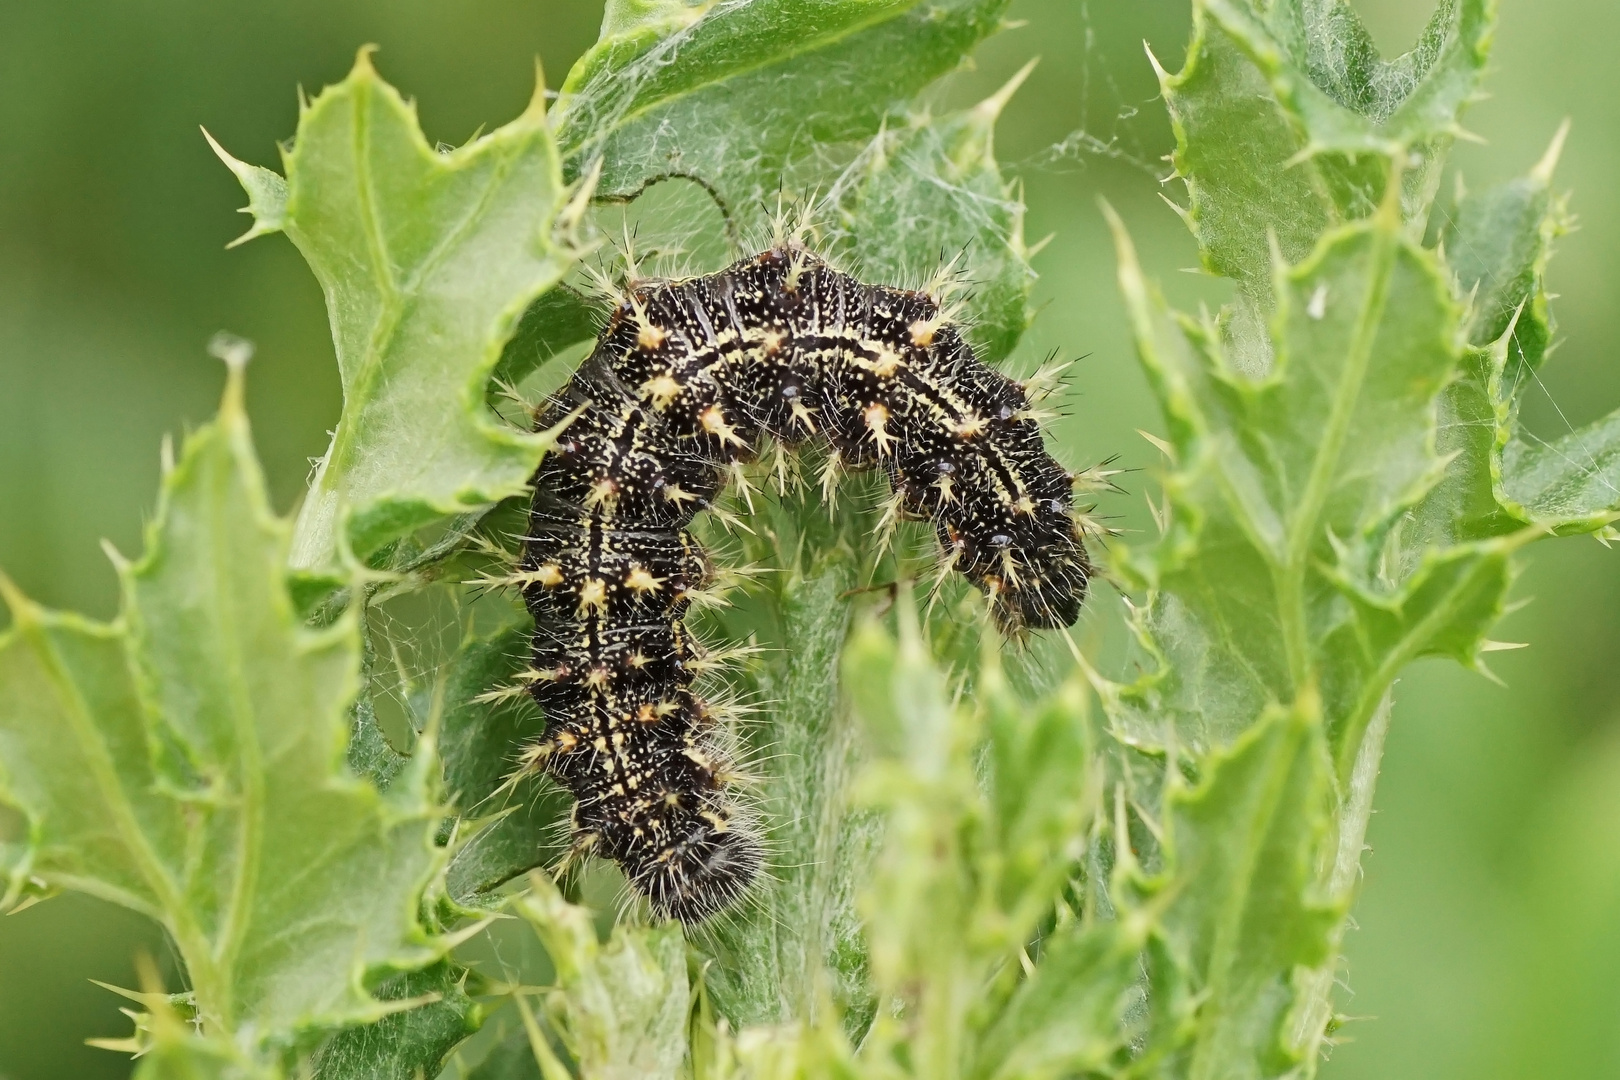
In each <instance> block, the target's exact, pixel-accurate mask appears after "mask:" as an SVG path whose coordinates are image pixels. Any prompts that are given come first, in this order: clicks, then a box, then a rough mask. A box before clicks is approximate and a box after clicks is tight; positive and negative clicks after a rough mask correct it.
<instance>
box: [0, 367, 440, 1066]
mask: <svg viewBox="0 0 1620 1080" xmlns="http://www.w3.org/2000/svg"><path fill="white" fill-rule="evenodd" d="M287 543H288V530H287V528H286V526H285V524H284V523H282V522H280V521H278V520H277V519H275V518H274V517H272V516H271V514H270V511H269V508H268V506H267V503H266V499H265V494H264V489H263V481H262V479H261V477H260V475H259V471H258V465H257V463H256V462H255V460H254V457H253V449H252V445H251V443H250V442H249V437H248V429H247V418H246V415H245V413H244V412H243V405H242V378H241V370H240V367H233V368H232V373H231V377H230V383H229V385H228V387H227V389H226V394H225V401H224V403H223V405H222V406H221V408H220V414H219V417H218V418H217V419H216V420H215V421H214V422H213V423H212V424H210V425H208V426H207V427H204V428H202V429H201V430H199V431H198V432H197V433H196V434H194V435H193V436H191V438H189V439H188V440H187V441H186V445H185V448H184V450H183V452H182V454H181V457H180V460H179V462H178V463H176V464H175V465H174V466H173V468H172V469H171V471H170V472H169V474H168V476H167V477H166V478H165V480H164V484H163V499H162V503H161V505H160V507H159V510H158V514H157V517H156V519H155V521H154V522H153V525H152V527H151V531H150V534H149V537H148V542H147V548H148V550H147V553H146V556H145V557H144V558H143V559H142V560H141V561H140V562H138V563H135V564H133V565H131V564H127V563H123V562H121V561H120V562H119V573H120V576H121V578H122V579H123V583H124V595H125V603H124V614H123V617H122V618H121V619H120V620H119V622H117V623H115V624H112V625H110V626H105V625H98V624H94V623H90V622H87V621H85V620H82V619H78V618H75V617H73V616H70V615H59V614H56V613H54V612H49V611H45V610H42V609H40V608H38V607H36V606H35V605H33V604H32V603H31V602H29V601H28V600H26V599H24V598H23V597H22V596H20V595H18V594H17V593H16V592H15V590H12V589H11V588H10V587H9V586H7V587H6V599H7V602H8V604H9V605H10V607H11V610H12V618H13V626H12V628H11V630H10V631H9V632H8V633H7V634H6V635H5V637H4V638H3V639H0V671H3V675H0V681H3V684H4V686H5V693H4V694H0V766H3V773H0V776H3V787H0V794H3V796H4V798H5V799H6V801H7V802H10V803H12V804H13V805H15V806H16V807H17V808H18V809H20V810H21V811H22V812H23V814H24V815H26V817H27V819H28V827H29V843H28V846H27V847H26V849H25V850H23V851H22V852H21V853H20V857H19V858H17V859H16V860H15V861H14V862H13V863H12V864H11V865H9V866H7V867H6V870H7V873H8V881H9V891H8V893H7V900H8V903H9V902H15V901H16V899H17V898H18V897H19V896H20V895H23V894H25V893H31V892H36V891H39V890H55V889H61V888H71V889H79V890H83V891H85V892H89V893H92V894H93V895H97V896H102V897H105V898H107V899H110V900H114V901H116V902H119V903H122V904H125V905H127V906H129V907H132V908H134V909H136V910H137V911H142V912H144V913H146V914H148V915H150V916H151V917H153V918H154V919H157V920H158V921H160V922H161V923H162V924H163V925H164V926H165V927H166V928H167V929H168V931H169V933H170V935H171V936H172V938H173V940H174V942H175V944H176V946H177V947H178V948H179V951H180V955H181V957H182V958H183V959H184V960H185V963H186V971H187V976H188V978H189V981H190V984H191V988H192V992H193V994H194V995H195V1009H196V1012H197V1015H198V1017H199V1018H200V1019H201V1021H202V1023H203V1024H204V1025H205V1026H206V1027H208V1028H209V1029H210V1030H218V1031H221V1032H227V1033H236V1032H239V1033H241V1034H242V1037H243V1038H244V1039H246V1040H248V1041H249V1042H250V1043H251V1042H257V1041H262V1040H286V1039H288V1038H289V1037H291V1036H293V1035H295V1034H296V1033H298V1032H299V1031H300V1030H302V1029H307V1028H311V1027H327V1026H333V1025H338V1024H346V1023H355V1022H357V1021H365V1020H372V1019H376V1018H378V1017H379V1016H381V1015H382V1014H384V1013H385V1012H387V1011H388V1006H386V1005H385V1004H384V1003H382V1002H380V1001H378V1000H377V999H375V998H373V997H372V996H371V995H370V994H368V993H367V992H366V991H365V989H364V986H363V979H364V978H365V976H366V974H367V972H368V970H369V969H371V968H373V967H376V966H378V965H383V964H396V965H406V966H414V965H420V964H424V963H426V962H428V961H430V960H431V959H433V957H434V955H435V953H436V952H437V951H438V950H437V949H436V948H435V947H434V946H433V945H432V942H431V941H430V940H429V939H428V938H427V937H426V935H425V934H424V933H423V930H422V927H421V926H420V925H419V922H418V919H417V916H416V904H417V902H416V898H417V897H418V896H420V894H421V890H422V888H423V887H424V886H425V885H426V884H427V882H428V880H429V879H430V878H431V876H432V875H433V874H434V873H435V872H436V870H437V869H438V868H439V866H440V864H441V863H442V858H441V857H440V856H439V855H438V854H437V853H436V852H435V850H434V848H433V847H432V845H431V844H430V843H429V836H430V830H431V828H432V826H433V823H434V821H435V819H436V817H437V815H436V812H435V810H434V806H433V798H432V792H433V790H434V788H435V787H436V783H437V780H436V777H435V776H434V773H435V772H436V771H437V765H436V762H435V759H434V755H433V753H432V745H431V742H424V743H423V745H422V747H421V752H419V753H418V754H417V755H416V757H415V759H414V760H413V761H412V762H411V763H410V765H409V767H408V768H407V769H405V770H404V771H403V772H402V773H401V774H400V776H399V777H398V778H397V779H396V781H395V783H394V784H393V786H392V787H391V788H390V789H389V792H388V794H387V795H386V796H385V795H382V794H380V793H379V792H378V791H377V790H376V789H375V788H374V787H373V786H371V785H370V784H367V783H364V782H362V781H359V780H357V779H355V778H354V777H353V776H351V775H349V774H348V773H347V771H346V770H345V769H344V768H343V766H342V757H343V743H344V737H345V734H346V729H347V724H346V723H345V715H344V714H345V710H346V709H347V708H348V706H349V703H350V702H351V701H352V700H353V698H354V695H355V692H356V689H357V686H358V668H359V637H358V632H359V628H358V623H357V620H356V619H355V617H354V616H353V615H352V614H351V615H345V616H343V617H341V618H339V619H338V620H337V621H336V622H335V623H333V624H332V625H331V626H328V627H326V628H324V629H320V630H311V629H306V628H305V627H303V626H301V625H300V624H299V621H298V619H297V617H296V616H295V614H294V611H293V607H292V603H291V601H290V598H289V596H288V593H287V586H286V577H287V571H286V570H285V566H286V556H287Z"/></svg>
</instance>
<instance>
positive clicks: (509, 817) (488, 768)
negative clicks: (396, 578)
mask: <svg viewBox="0 0 1620 1080" xmlns="http://www.w3.org/2000/svg"><path fill="white" fill-rule="evenodd" d="M511 616H512V617H511V618H510V620H509V621H507V622H506V624H505V625H503V626H501V627H499V628H497V629H496V630H494V631H492V632H490V633H488V634H485V635H482V636H478V637H470V638H468V639H467V640H465V641H463V642H462V644H461V647H460V648H459V649H458V650H457V652H456V655H455V657H454V658H452V660H451V662H450V666H449V669H448V671H447V672H446V674H445V677H444V686H443V690H442V696H443V700H444V701H445V702H446V705H445V711H444V720H443V729H442V734H441V735H440V737H439V746H440V754H441V757H442V758H443V760H444V782H445V787H446V789H447V794H448V795H449V797H450V800H451V802H452V804H453V805H454V807H455V809H456V812H457V813H458V814H459V815H460V817H461V819H462V821H461V826H460V828H461V829H462V830H464V831H465V835H464V836H462V837H461V838H460V843H459V845H458V847H457V850H456V852H455V854H454V855H453V856H452V857H451V860H450V866H449V869H448V872H447V874H448V876H447V885H448V888H449V891H450V896H451V898H452V899H454V900H455V901H456V902H457V903H461V904H472V905H479V904H487V903H489V902H490V900H491V899H493V898H494V890H495V889H497V888H499V887H500V886H501V885H503V884H505V883H506V882H508V881H510V880H512V879H513V878H515V877H518V876H519V875H521V874H524V873H527V872H528V871H529V870H532V869H534V868H535V867H538V866H544V865H547V864H548V863H551V862H553V861H555V860H556V859H557V858H558V857H559V856H560V855H561V854H562V849H563V846H564V844H565V842H566V839H567V813H568V798H567V796H566V794H565V793H564V792H562V791H561V790H560V789H559V788H557V787H556V785H554V784H552V783H551V782H550V781H547V780H544V779H542V778H541V777H539V776H537V775H530V776H527V777H521V778H514V777H513V775H512V774H513V772H514V770H515V769H516V768H517V756H518V754H519V752H520V751H521V749H522V747H523V744H524V743H525V742H526V741H530V740H533V739H536V738H538V737H539V734H540V731H541V729H542V727H543V726H544V725H543V723H542V722H541V719H540V717H539V715H538V710H536V709H535V707H534V704H533V702H532V701H531V700H530V699H529V698H528V697H527V696H522V697H516V698H502V699H497V700H493V701H491V700H488V699H486V698H485V697H484V695H486V694H488V693H489V692H491V691H497V692H498V691H499V690H501V689H502V688H507V687H511V686H512V685H513V682H514V680H515V678H516V676H517V674H518V673H519V672H520V671H523V670H524V669H525V668H527V667H528V657H529V647H530V646H529V639H530V637H531V636H532V635H533V633H534V623H533V622H532V621H531V620H530V619H528V618H527V617H526V616H524V615H522V614H521V613H519V612H516V611H513V612H512V613H511Z"/></svg>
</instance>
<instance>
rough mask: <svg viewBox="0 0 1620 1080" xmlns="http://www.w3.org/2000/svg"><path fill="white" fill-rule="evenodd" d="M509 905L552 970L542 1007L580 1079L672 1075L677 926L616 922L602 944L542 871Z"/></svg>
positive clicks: (680, 973)
mask: <svg viewBox="0 0 1620 1080" xmlns="http://www.w3.org/2000/svg"><path fill="white" fill-rule="evenodd" d="M529 880H530V883H531V886H532V888H531V890H530V892H529V893H528V894H527V895H526V896H524V897H522V898H520V899H519V900H518V901H517V902H516V903H515V905H514V906H515V909H516V911H517V912H518V913H519V914H520V915H522V916H523V917H524V918H526V919H528V920H529V923H530V925H531V926H533V927H534V929H535V932H536V933H537V934H538V935H539V936H540V940H541V941H542V942H543V943H544V944H545V947H546V952H547V953H548V954H549V955H550V956H551V962H552V965H553V966H554V967H555V968H556V971H557V990H556V991H554V992H553V993H552V994H551V995H550V996H549V997H548V999H547V1010H548V1015H549V1016H550V1018H551V1020H552V1023H553V1025H554V1026H555V1028H556V1030H557V1031H558V1032H559V1033H560V1034H561V1035H562V1037H563V1041H564V1043H565V1044H566V1045H567V1046H568V1051H569V1053H570V1054H571V1055H572V1056H573V1058H574V1060H575V1061H577V1062H578V1063H579V1072H580V1075H581V1077H583V1078H585V1080H598V1078H600V1080H617V1078H620V1077H622V1078H624V1080H630V1078H631V1077H646V1078H648V1080H657V1078H659V1077H666V1078H670V1080H673V1078H674V1077H675V1075H676V1072H677V1070H679V1069H680V1067H681V1063H682V1061H683V1060H684V1059H685V1057H686V1024H687V1012H688V1009H689V1008H690V996H689V991H688V988H687V976H686V946H685V942H684V940H683V938H682V937H681V929H680V925H679V924H677V923H666V924H664V925H663V926H660V927H653V928H645V927H632V926H627V925H625V924H622V923H621V924H619V925H618V926H615V927H614V929H613V936H612V938H611V939H609V941H608V943H607V944H606V945H603V944H601V943H599V942H598V941H597V938H596V927H595V926H594V925H593V923H592V920H591V916H590V913H589V912H587V911H586V910H585V909H584V908H582V907H578V906H576V905H574V904H570V903H568V902H567V901H566V900H564V899H563V898H562V894H561V893H559V892H558V891H557V887H556V886H555V885H554V884H552V882H551V879H550V878H548V877H546V876H545V875H543V874H534V875H531V876H530V879H529Z"/></svg>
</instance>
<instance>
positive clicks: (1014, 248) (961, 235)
mask: <svg viewBox="0 0 1620 1080" xmlns="http://www.w3.org/2000/svg"><path fill="white" fill-rule="evenodd" d="M1031 67H1033V65H1029V66H1026V67H1025V68H1024V69H1023V70H1022V71H1020V72H1019V73H1018V75H1016V76H1015V77H1014V78H1013V79H1012V81H1011V82H1009V83H1008V84H1007V85H1006V86H1005V87H1004V88H1003V89H1002V90H1000V91H999V92H998V93H996V94H995V95H994V96H992V97H990V98H987V99H986V100H985V101H983V102H981V103H980V104H979V105H977V106H976V107H974V108H972V109H966V110H963V111H962V112H957V113H951V114H948V115H946V116H942V117H939V118H937V119H928V118H926V117H913V118H911V122H910V123H905V124H902V125H900V126H897V127H895V128H893V129H887V128H886V129H885V130H883V131H881V132H879V133H878V134H877V135H876V136H875V137H874V138H873V139H872V140H871V141H870V142H869V143H868V144H867V145H866V147H865V148H864V149H863V150H862V151H861V153H860V156H859V157H858V158H857V159H856V161H855V163H854V164H853V165H852V166H851V167H850V168H849V169H848V170H846V172H845V173H844V175H843V176H842V177H840V178H839V180H838V182H837V184H836V185H835V186H834V187H833V188H832V190H830V191H829V192H828V195H827V202H828V203H829V204H831V205H832V206H834V207H836V210H837V213H838V215H839V219H840V220H839V222H838V231H839V234H840V235H841V236H844V237H847V238H848V243H847V244H846V245H843V247H844V249H845V253H846V254H847V256H848V257H849V259H850V260H851V262H853V263H854V265H856V266H858V267H860V270H861V273H863V274H865V275H867V276H868V277H869V278H870V279H871V280H873V281H894V282H913V283H915V282H916V279H917V276H918V274H919V272H922V273H926V272H927V270H928V269H929V268H930V267H932V266H937V267H938V268H939V271H940V272H941V273H943V274H946V275H947V281H946V282H945V283H944V285H945V287H946V288H947V289H948V288H949V286H950V285H951V284H952V282H951V281H950V280H949V278H955V279H956V281H957V282H958V283H960V285H961V287H962V289H963V291H964V292H965V293H966V294H967V295H966V296H964V297H963V299H962V309H963V317H964V320H965V321H966V323H967V325H968V327H969V334H970V335H971V337H972V339H973V341H974V343H975V344H976V345H978V346H979V347H980V348H981V349H982V350H983V353H982V355H983V356H984V358H985V359H986V360H987V361H989V362H992V363H994V362H996V361H999V360H1002V359H1004V358H1005V357H1006V356H1007V354H1008V353H1010V352H1012V349H1013V346H1015V345H1016V344H1018V339H1019V338H1021V337H1022V336H1023V334H1024V331H1025V330H1026V329H1028V327H1029V323H1030V319H1031V317H1032V314H1033V313H1032V312H1031V310H1030V307H1029V293H1030V289H1031V287H1032V286H1033V284H1034V281H1035V272H1034V271H1033V270H1031V269H1030V266H1029V261H1028V255H1029V252H1028V250H1027V249H1026V248H1025V246H1024V204H1023V199H1022V198H1021V195H1020V192H1019V189H1018V187H1017V186H1016V185H1014V184H1010V183H1008V182H1007V181H1006V180H1005V179H1003V178H1002V175H1001V170H1000V168H999V167H998V166H997V164H996V159H995V152H994V146H993V136H994V132H995V124H996V119H997V118H998V117H999V116H1000V115H1001V110H1002V108H1003V107H1005V105H1006V104H1007V101H1008V100H1009V99H1010V98H1011V97H1012V94H1013V92H1014V91H1015V90H1017V88H1018V86H1019V84H1020V83H1022V82H1023V81H1024V77H1025V76H1026V75H1028V73H1029V71H1030V69H1031Z"/></svg>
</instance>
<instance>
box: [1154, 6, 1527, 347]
mask: <svg viewBox="0 0 1620 1080" xmlns="http://www.w3.org/2000/svg"><path fill="white" fill-rule="evenodd" d="M1494 25H1495V3H1494V0H1441V3H1439V5H1438V6H1437V7H1436V9H1435V12H1434V15H1433V16H1432V17H1431V19H1430V21H1429V24H1428V26H1427V28H1426V29H1425V30H1424V32H1423V34H1422V36H1421V37H1420V38H1419V40H1418V43H1417V45H1416V46H1415V47H1414V48H1413V49H1412V50H1411V51H1410V52H1408V53H1406V54H1404V55H1402V56H1400V57H1397V58H1396V59H1394V60H1390V61H1385V60H1382V59H1381V58H1380V57H1379V56H1378V52H1377V49H1376V48H1375V47H1374V45H1373V43H1372V39H1371V37H1370V36H1369V35H1368V33H1367V31H1366V29H1365V28H1364V27H1363V26H1362V24H1361V20H1360V18H1359V17H1358V16H1357V15H1356V13H1355V11H1354V10H1353V9H1352V8H1351V7H1350V5H1349V4H1348V3H1346V2H1345V0H1325V2H1321V3H1316V2H1309V0H1280V2H1278V3H1274V4H1261V3H1257V2H1255V0H1198V2H1197V3H1195V4H1194V5H1193V41H1192V44H1191V45H1190V46H1189V48H1188V53H1187V57H1188V59H1187V63H1186V65H1185V66H1184V67H1183V69H1182V70H1181V71H1180V72H1179V73H1177V74H1175V75H1169V74H1166V73H1164V72H1162V71H1161V73H1160V83H1161V86H1162V88H1163V91H1164V98H1165V104H1166V107H1167V108H1168V109H1169V111H1170V117H1171V121H1172V123H1173V124H1174V126H1175V130H1176V153H1175V157H1174V162H1175V166H1176V173H1177V175H1178V176H1180V177H1181V178H1182V179H1183V180H1184V181H1185V183H1186V185H1187V191H1188V196H1189V198H1190V206H1189V208H1188V211H1187V220H1188V223H1189V225H1190V226H1191V227H1192V230H1193V234H1194V236H1196V237H1197V239H1198V245H1199V249H1200V251H1201V252H1202V255H1203V260H1204V265H1205V267H1206V268H1207V269H1208V270H1210V271H1211V272H1212V273H1216V274H1220V275H1222V276H1225V277H1230V278H1235V279H1236V280H1237V281H1238V282H1239V283H1240V284H1241V285H1242V289H1241V291H1240V294H1239V296H1240V300H1239V303H1238V304H1237V305H1236V306H1235V307H1234V309H1233V310H1232V311H1231V312H1230V313H1229V315H1228V317H1227V325H1226V329H1227V333H1228V335H1229V337H1230V339H1231V341H1232V344H1233V346H1234V352H1235V359H1236V362H1237V363H1238V365H1239V366H1240V367H1242V368H1244V369H1245V370H1250V371H1259V370H1263V369H1264V367H1265V366H1266V365H1267V363H1268V362H1269V358H1268V357H1267V356H1266V354H1265V352H1264V344H1265V343H1264V341H1263V339H1262V338H1261V331H1262V323H1263V322H1264V320H1265V318H1266V314H1267V312H1268V311H1269V308H1268V307H1267V306H1266V305H1267V302H1268V300H1269V292H1270V274H1271V266H1272V258H1271V251H1270V244H1271V242H1272V241H1271V239H1268V238H1272V237H1274V238H1275V243H1276V245H1277V247H1278V249H1279V250H1280V251H1281V252H1282V255H1283V257H1284V258H1285V259H1286V260H1288V261H1289V262H1299V261H1301V260H1303V259H1304V258H1305V257H1306V256H1307V255H1309V254H1310V252H1311V251H1312V250H1313V249H1314V248H1315V247H1316V243H1317V240H1318V239H1319V238H1320V237H1321V236H1322V235H1323V233H1325V232H1326V231H1327V230H1328V229H1330V228H1332V227H1333V226H1335V225H1338V224H1342V223H1344V222H1347V221H1354V220H1357V219H1359V218H1363V217H1367V216H1369V215H1371V214H1373V213H1374V212H1375V211H1376V210H1377V208H1378V207H1379V206H1380V205H1382V204H1383V203H1384V202H1385V201H1386V198H1385V187H1386V185H1387V183H1388V181H1389V179H1390V177H1391V175H1398V176H1399V178H1400V184H1401V195H1400V205H1401V216H1402V218H1403V220H1405V221H1407V222H1411V223H1413V227H1414V229H1415V230H1416V232H1417V233H1421V232H1422V227H1423V222H1424V221H1425V220H1426V219H1427V215H1428V210H1429V206H1430V204H1431V203H1432V201H1433V198H1434V191H1435V185H1436V184H1438V182H1439V179H1440V174H1441V170H1442V168H1443V167H1444V164H1445V159H1446V156H1447V153H1448V151H1449V149H1450V146H1451V142H1452V141H1453V139H1454V137H1455V135H1456V133H1457V132H1458V131H1459V130H1460V126H1459V118H1460V115H1461V112H1462V109H1463V108H1464V106H1466V105H1467V103H1468V102H1469V101H1470V100H1472V98H1473V96H1474V94H1475V92H1476V90H1477V87H1478V83H1479V79H1480V76H1481V74H1482V72H1483V69H1484V65H1485V61H1486V58H1487V52H1488V48H1489V44H1490V38H1491V31H1492V29H1493V27H1494ZM1393 162H1399V164H1400V166H1401V170H1400V171H1399V172H1398V173H1392V172H1391V169H1390V165H1391V163H1393Z"/></svg>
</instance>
